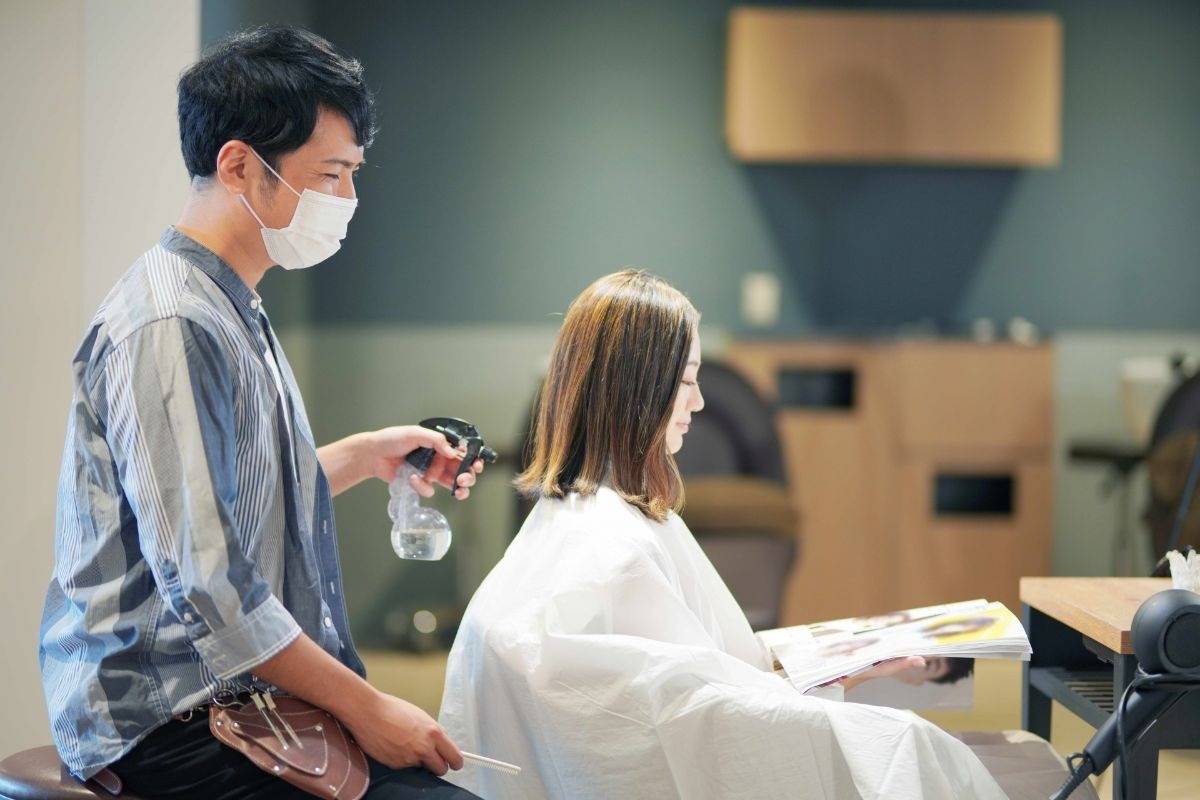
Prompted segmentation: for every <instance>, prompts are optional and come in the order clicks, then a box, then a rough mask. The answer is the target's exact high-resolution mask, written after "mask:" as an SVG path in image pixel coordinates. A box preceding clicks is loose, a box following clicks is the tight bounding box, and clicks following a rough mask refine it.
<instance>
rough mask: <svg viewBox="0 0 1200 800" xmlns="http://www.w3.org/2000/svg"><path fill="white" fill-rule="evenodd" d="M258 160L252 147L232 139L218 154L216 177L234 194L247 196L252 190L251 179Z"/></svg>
mask: <svg viewBox="0 0 1200 800" xmlns="http://www.w3.org/2000/svg"><path fill="white" fill-rule="evenodd" d="M251 161H253V162H254V163H255V164H257V163H258V160H257V159H255V158H254V156H253V154H252V153H251V152H250V146H249V145H247V144H246V143H245V142H240V141H238V140H237V139H231V140H229V141H228V142H226V143H225V144H223V145H222V146H221V150H220V151H219V152H218V153H217V171H216V173H215V174H214V177H215V178H216V179H217V181H219V182H220V184H221V185H222V186H224V187H225V189H226V191H228V192H230V193H232V194H245V193H246V192H247V191H248V190H249V188H250V180H249V179H250V178H251V177H252V173H253V170H254V166H253V165H251V164H250V162H251Z"/></svg>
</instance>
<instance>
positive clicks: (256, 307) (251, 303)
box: [250, 297, 258, 310]
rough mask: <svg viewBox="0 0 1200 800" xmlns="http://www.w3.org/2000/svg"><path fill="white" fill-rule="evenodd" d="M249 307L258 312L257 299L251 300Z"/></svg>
mask: <svg viewBox="0 0 1200 800" xmlns="http://www.w3.org/2000/svg"><path fill="white" fill-rule="evenodd" d="M250 307H251V308H253V309H255V310H258V298H257V297H255V298H253V299H252V300H251V301H250Z"/></svg>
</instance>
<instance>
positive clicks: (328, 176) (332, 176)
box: [325, 172, 341, 181]
mask: <svg viewBox="0 0 1200 800" xmlns="http://www.w3.org/2000/svg"><path fill="white" fill-rule="evenodd" d="M325 177H326V178H331V179H332V180H335V181H336V180H338V179H339V178H340V177H341V176H340V175H334V174H333V173H332V172H326V173H325Z"/></svg>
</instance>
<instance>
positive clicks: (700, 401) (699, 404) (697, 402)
mask: <svg viewBox="0 0 1200 800" xmlns="http://www.w3.org/2000/svg"><path fill="white" fill-rule="evenodd" d="M702 408H704V395H702V394H700V387H699V386H697V387H696V396H695V397H693V398H692V411H699V410H700V409H702Z"/></svg>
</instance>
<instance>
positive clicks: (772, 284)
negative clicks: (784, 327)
mask: <svg viewBox="0 0 1200 800" xmlns="http://www.w3.org/2000/svg"><path fill="white" fill-rule="evenodd" d="M779 299H780V289H779V276H777V275H776V274H775V273H773V272H747V273H746V274H745V275H743V276H742V322H744V323H745V324H746V325H747V326H749V327H751V328H773V327H775V325H776V324H778V323H779Z"/></svg>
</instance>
